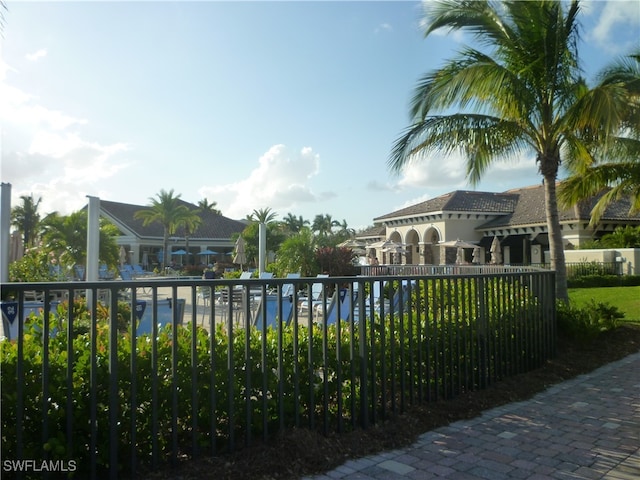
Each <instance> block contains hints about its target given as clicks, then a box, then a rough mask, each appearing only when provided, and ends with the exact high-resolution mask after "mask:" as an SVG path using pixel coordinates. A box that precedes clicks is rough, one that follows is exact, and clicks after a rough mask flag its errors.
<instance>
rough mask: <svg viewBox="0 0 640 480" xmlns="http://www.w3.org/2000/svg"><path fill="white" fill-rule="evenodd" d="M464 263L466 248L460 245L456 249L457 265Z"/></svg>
mask: <svg viewBox="0 0 640 480" xmlns="http://www.w3.org/2000/svg"><path fill="white" fill-rule="evenodd" d="M463 263H464V248H462V247H458V248H457V250H456V265H462V264H463Z"/></svg>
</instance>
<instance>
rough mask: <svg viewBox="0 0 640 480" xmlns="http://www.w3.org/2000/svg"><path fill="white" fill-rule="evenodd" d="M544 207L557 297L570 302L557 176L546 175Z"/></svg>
mask: <svg viewBox="0 0 640 480" xmlns="http://www.w3.org/2000/svg"><path fill="white" fill-rule="evenodd" d="M544 208H545V213H546V217H547V229H548V230H549V253H550V254H551V269H552V270H555V271H556V298H557V299H558V300H562V301H564V302H566V303H569V293H568V291H567V267H566V262H565V259H564V244H563V241H562V230H561V228H560V217H559V215H558V200H557V196H556V176H555V174H549V175H545V176H544Z"/></svg>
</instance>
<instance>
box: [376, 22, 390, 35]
mask: <svg viewBox="0 0 640 480" xmlns="http://www.w3.org/2000/svg"><path fill="white" fill-rule="evenodd" d="M392 31H393V27H392V26H391V25H390V24H388V23H381V24H380V25H378V26H377V27H376V29H375V33H380V32H392Z"/></svg>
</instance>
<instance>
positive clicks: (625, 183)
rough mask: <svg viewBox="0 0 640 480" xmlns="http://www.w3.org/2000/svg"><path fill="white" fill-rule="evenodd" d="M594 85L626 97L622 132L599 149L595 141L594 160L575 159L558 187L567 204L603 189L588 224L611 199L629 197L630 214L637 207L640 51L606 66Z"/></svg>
mask: <svg viewBox="0 0 640 480" xmlns="http://www.w3.org/2000/svg"><path fill="white" fill-rule="evenodd" d="M597 88H598V89H599V90H600V91H602V92H603V95H606V96H605V98H611V97H613V98H616V97H619V98H622V99H627V103H626V106H627V107H628V109H627V110H626V112H625V113H624V116H623V117H622V120H623V123H622V126H621V135H619V136H618V137H617V138H615V140H614V141H613V142H612V144H611V145H607V146H606V147H607V148H604V149H602V151H598V150H597V147H598V145H595V147H594V150H595V151H596V152H597V153H598V158H597V161H595V162H594V161H592V160H593V159H591V158H586V161H584V160H585V159H583V161H582V162H574V163H573V164H572V165H571V167H572V170H573V172H572V175H571V176H570V177H569V178H568V179H567V180H565V181H564V182H562V183H561V184H560V187H559V189H558V197H559V199H560V201H561V202H562V203H563V204H564V205H566V206H571V205H574V204H576V203H578V202H579V201H581V200H585V199H587V198H590V197H593V196H595V195H597V194H599V193H602V192H604V193H603V195H602V196H601V197H600V199H599V200H598V202H597V203H596V205H595V206H594V208H593V210H592V212H591V225H595V224H597V223H598V221H599V220H600V218H601V217H602V214H603V213H604V211H605V210H606V208H607V206H608V205H609V204H610V203H611V202H613V201H615V200H619V199H621V198H623V197H630V199H631V209H630V211H629V214H634V213H635V212H638V211H640V51H638V52H636V53H633V54H631V55H629V56H628V57H626V58H622V59H620V60H619V61H616V62H614V63H613V64H612V65H611V66H609V67H608V68H606V69H605V70H604V71H603V72H602V74H601V75H600V84H599V85H598V87H597ZM594 90H595V89H594ZM623 106H624V104H623ZM614 150H615V152H616V153H615V155H613V156H612V152H613V151H614Z"/></svg>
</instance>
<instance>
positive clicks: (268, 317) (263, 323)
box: [253, 295, 293, 330]
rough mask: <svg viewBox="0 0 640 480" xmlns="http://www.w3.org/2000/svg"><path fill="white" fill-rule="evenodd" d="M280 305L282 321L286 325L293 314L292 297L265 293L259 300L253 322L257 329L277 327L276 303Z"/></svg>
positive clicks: (277, 312)
mask: <svg viewBox="0 0 640 480" xmlns="http://www.w3.org/2000/svg"><path fill="white" fill-rule="evenodd" d="M279 304H281V305H282V323H283V324H284V325H288V324H289V322H291V316H292V314H293V299H292V298H289V297H279V296H278V295H266V296H265V297H264V298H263V299H261V300H260V303H259V304H258V309H257V310H256V318H255V320H254V322H253V324H254V325H255V327H256V328H257V329H258V330H262V329H263V328H264V327H267V328H269V327H271V328H277V327H278V323H279V322H278V319H279V318H280V317H279V313H280V312H279V311H278V308H279V307H278V305H279Z"/></svg>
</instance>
